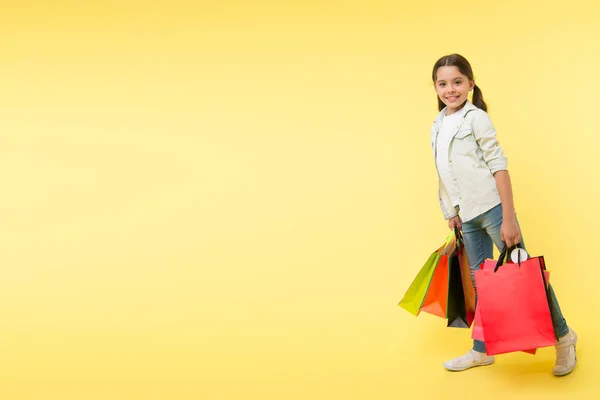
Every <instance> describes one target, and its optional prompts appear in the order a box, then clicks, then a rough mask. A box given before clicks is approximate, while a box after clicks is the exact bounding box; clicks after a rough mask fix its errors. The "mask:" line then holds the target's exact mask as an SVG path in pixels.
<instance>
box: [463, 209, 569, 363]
mask: <svg viewBox="0 0 600 400" xmlns="http://www.w3.org/2000/svg"><path fill="white" fill-rule="evenodd" d="M517 223H518V222H517ZM501 226H502V206H501V205H500V204H499V205H497V206H496V207H494V208H492V209H491V210H489V211H486V212H485V213H483V214H481V215H479V216H478V217H475V218H474V219H472V220H470V221H467V222H463V224H462V233H463V238H464V243H465V250H466V251H467V256H468V257H469V266H470V267H471V279H472V280H473V285H474V286H475V271H476V270H478V269H479V268H480V266H481V264H482V263H483V262H484V261H485V260H486V259H493V258H494V253H493V251H494V245H496V248H497V249H498V250H499V251H502V250H503V249H504V246H505V244H504V242H503V241H502V240H501V239H500V227H501ZM519 229H520V228H519ZM521 247H523V248H525V242H524V241H523V232H522V231H521ZM475 291H476V293H477V287H475ZM548 291H549V293H550V314H551V316H552V324H553V325H554V331H555V332H556V336H557V338H561V337H563V336H565V335H566V334H567V333H569V327H568V326H567V322H566V321H565V318H564V317H563V315H562V312H561V311H560V307H559V305H558V301H557V300H556V295H555V294H554V289H552V285H549V290H548ZM475 298H476V299H477V296H476V297H475ZM473 350H475V351H479V352H481V353H485V343H484V342H482V341H479V340H474V341H473Z"/></svg>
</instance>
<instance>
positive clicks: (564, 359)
mask: <svg viewBox="0 0 600 400" xmlns="http://www.w3.org/2000/svg"><path fill="white" fill-rule="evenodd" d="M554 347H555V348H556V364H555V365H554V369H553V370H552V373H553V374H554V375H556V376H564V375H567V374H570V373H571V371H573V369H574V368H575V365H576V364H577V334H576V333H575V331H574V330H573V329H571V328H569V333H567V335H566V336H563V337H561V338H560V339H558V343H557V344H556V346H554Z"/></svg>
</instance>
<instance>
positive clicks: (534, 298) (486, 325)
mask: <svg viewBox="0 0 600 400" xmlns="http://www.w3.org/2000/svg"><path fill="white" fill-rule="evenodd" d="M507 253H508V250H506V249H505V250H504V251H503V252H502V254H501V255H500V260H499V261H498V262H497V263H496V265H495V267H494V268H491V267H490V260H487V261H486V263H484V266H483V268H482V269H481V270H479V271H476V272H475V279H476V284H477V293H478V305H477V308H480V310H479V312H480V322H481V327H482V332H480V333H483V334H484V339H485V344H486V349H487V354H488V355H494V354H502V353H509V352H514V351H528V352H530V351H531V349H537V348H540V347H546V346H554V345H555V344H556V335H555V333H554V328H553V326H552V317H551V315H550V306H549V303H548V294H547V285H546V278H545V276H544V268H545V266H544V261H543V257H534V258H529V259H527V260H525V261H522V262H520V263H507V264H504V265H502V261H503V259H504V257H505V256H507ZM492 263H495V262H492ZM486 264H487V265H486Z"/></svg>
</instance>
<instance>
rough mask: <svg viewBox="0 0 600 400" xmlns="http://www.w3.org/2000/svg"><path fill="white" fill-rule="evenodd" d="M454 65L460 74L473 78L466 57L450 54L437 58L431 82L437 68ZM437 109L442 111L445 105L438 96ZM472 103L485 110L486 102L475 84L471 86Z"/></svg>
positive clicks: (434, 79)
mask: <svg viewBox="0 0 600 400" xmlns="http://www.w3.org/2000/svg"><path fill="white" fill-rule="evenodd" d="M452 66H454V67H456V68H458V70H459V71H460V73H461V74H463V75H464V76H466V77H467V78H469V80H470V81H472V80H474V78H473V69H472V68H471V64H470V63H469V61H467V59H466V58H464V57H463V56H461V55H460V54H456V53H455V54H450V55H447V56H444V57H442V58H440V59H439V60H437V62H436V63H435V65H434V66H433V72H432V74H431V77H432V79H433V84H434V85H435V81H436V79H437V70H438V68H440V67H452ZM437 100H438V109H439V110H440V111H442V110H443V109H444V107H446V105H445V104H444V102H443V101H442V100H441V99H440V97H439V96H438V98H437ZM473 105H474V106H475V107H477V108H481V109H482V110H483V111H487V104H485V101H483V94H482V93H481V89H479V87H478V86H477V85H475V87H474V88H473Z"/></svg>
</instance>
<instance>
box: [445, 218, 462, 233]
mask: <svg viewBox="0 0 600 400" xmlns="http://www.w3.org/2000/svg"><path fill="white" fill-rule="evenodd" d="M448 226H449V227H450V229H454V228H458V229H459V230H462V222H461V221H460V217H459V216H458V215H457V216H456V217H452V218H450V219H449V220H448Z"/></svg>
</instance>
